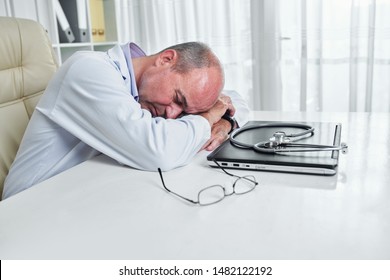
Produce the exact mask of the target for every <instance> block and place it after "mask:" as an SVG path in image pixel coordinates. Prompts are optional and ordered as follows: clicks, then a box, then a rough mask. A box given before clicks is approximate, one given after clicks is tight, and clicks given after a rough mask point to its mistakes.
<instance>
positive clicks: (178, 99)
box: [174, 89, 188, 111]
mask: <svg viewBox="0 0 390 280" xmlns="http://www.w3.org/2000/svg"><path fill="white" fill-rule="evenodd" d="M174 102H175V103H176V104H177V105H179V106H180V107H181V108H183V111H185V110H186V109H187V108H188V103H187V99H186V97H185V96H184V94H183V93H182V92H181V90H180V89H176V90H175V98H174Z"/></svg>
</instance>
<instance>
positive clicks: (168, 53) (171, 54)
mask: <svg viewBox="0 0 390 280" xmlns="http://www.w3.org/2000/svg"><path fill="white" fill-rule="evenodd" d="M176 60H177V52H176V51H175V50H171V49H168V50H165V51H163V52H161V53H160V54H159V56H158V64H159V65H166V66H169V67H170V66H172V65H174V64H175V63H176Z"/></svg>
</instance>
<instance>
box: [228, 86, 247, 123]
mask: <svg viewBox="0 0 390 280" xmlns="http://www.w3.org/2000/svg"><path fill="white" fill-rule="evenodd" d="M222 93H223V94H225V95H227V96H229V97H230V98H231V100H232V103H233V105H234V107H235V108H236V113H235V114H234V118H235V120H236V122H237V124H238V126H239V127H241V126H243V125H245V124H246V123H247V122H248V120H249V112H250V110H249V107H248V104H247V103H246V102H245V100H244V99H243V98H242V97H241V95H239V94H238V93H237V92H236V91H233V90H224V91H223V92H222Z"/></svg>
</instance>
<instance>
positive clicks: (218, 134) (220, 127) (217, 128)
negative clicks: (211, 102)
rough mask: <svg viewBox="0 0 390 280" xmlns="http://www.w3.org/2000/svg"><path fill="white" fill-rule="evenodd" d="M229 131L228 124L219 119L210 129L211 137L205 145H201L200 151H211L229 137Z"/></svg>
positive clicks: (229, 126)
mask: <svg viewBox="0 0 390 280" xmlns="http://www.w3.org/2000/svg"><path fill="white" fill-rule="evenodd" d="M230 129H231V124H230V122H228V121H227V120H225V119H220V120H219V121H218V122H216V123H215V124H214V125H213V126H212V127H211V137H210V139H209V140H208V141H207V143H206V144H205V145H203V147H202V150H206V151H213V150H214V149H215V148H217V147H218V146H219V145H221V144H222V143H223V141H225V140H226V139H227V138H228V137H229V134H228V133H229V131H230Z"/></svg>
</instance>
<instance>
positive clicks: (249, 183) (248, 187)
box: [234, 175, 257, 194]
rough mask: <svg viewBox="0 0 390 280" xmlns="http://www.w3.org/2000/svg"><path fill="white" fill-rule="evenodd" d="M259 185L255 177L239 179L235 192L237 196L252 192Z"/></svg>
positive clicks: (235, 185)
mask: <svg viewBox="0 0 390 280" xmlns="http://www.w3.org/2000/svg"><path fill="white" fill-rule="evenodd" d="M256 185H257V181H256V178H255V177H254V176H250V175H249V176H244V177H241V178H239V179H238V180H237V181H236V183H235V184H234V191H235V193H236V194H243V193H247V192H250V191H252V190H253V189H254V188H255V187H256Z"/></svg>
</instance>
